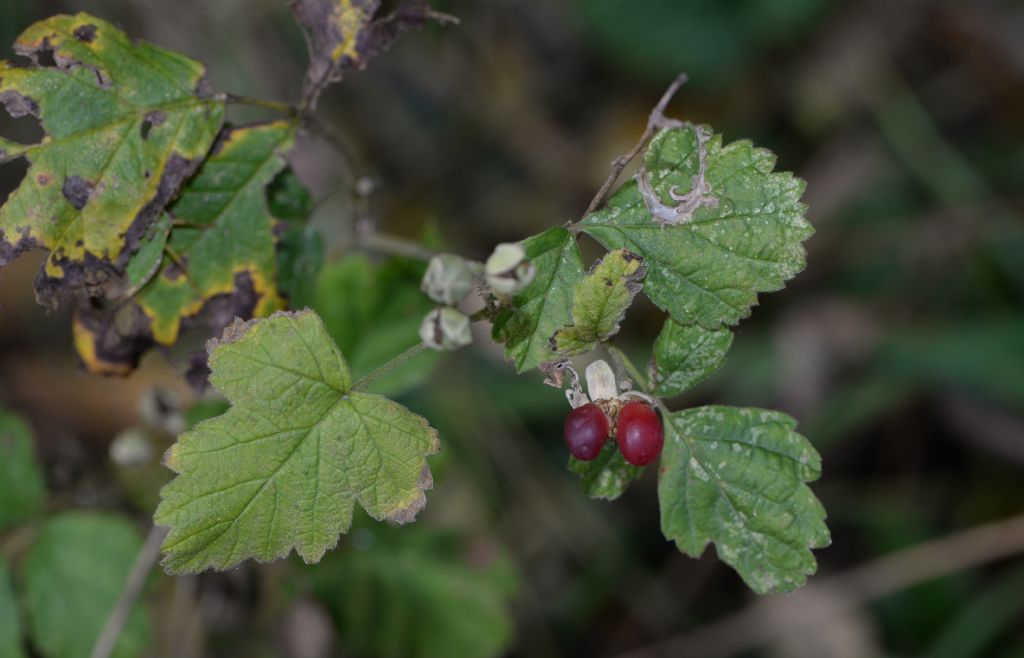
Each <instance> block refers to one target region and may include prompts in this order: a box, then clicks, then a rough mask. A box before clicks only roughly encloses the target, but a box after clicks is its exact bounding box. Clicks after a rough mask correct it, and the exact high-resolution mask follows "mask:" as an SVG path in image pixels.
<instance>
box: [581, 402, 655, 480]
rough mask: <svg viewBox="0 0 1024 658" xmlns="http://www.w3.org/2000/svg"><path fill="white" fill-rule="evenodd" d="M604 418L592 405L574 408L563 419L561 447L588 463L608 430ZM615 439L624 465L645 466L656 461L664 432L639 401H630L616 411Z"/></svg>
mask: <svg viewBox="0 0 1024 658" xmlns="http://www.w3.org/2000/svg"><path fill="white" fill-rule="evenodd" d="M610 429H611V428H610V423H609V422H608V416H607V415H606V414H605V412H604V411H603V410H602V409H601V407H599V406H597V405H596V404H594V403H593V402H588V403H587V404H584V405H581V406H579V407H576V408H575V409H573V410H572V411H571V412H569V415H568V416H566V418H565V444H566V445H567V446H569V452H571V453H572V456H573V457H575V458H576V459H579V460H581V461H590V460H592V459H594V458H596V457H597V455H598V454H600V452H601V449H602V448H603V447H604V444H605V441H607V440H608V434H609V431H610ZM615 440H616V442H618V444H619V451H620V452H621V453H622V456H623V457H624V458H625V459H626V461H627V462H629V463H630V464H633V465H634V466H646V465H647V464H650V463H651V462H652V461H654V460H655V459H657V458H658V455H660V454H661V447H662V445H664V443H665V431H664V429H663V428H662V426H661V419H660V418H658V414H657V413H656V412H655V411H654V409H652V408H651V407H650V405H647V404H645V403H643V402H640V401H637V400H633V401H630V402H627V403H626V404H624V405H622V409H621V410H619V418H618V425H617V427H616V429H615Z"/></svg>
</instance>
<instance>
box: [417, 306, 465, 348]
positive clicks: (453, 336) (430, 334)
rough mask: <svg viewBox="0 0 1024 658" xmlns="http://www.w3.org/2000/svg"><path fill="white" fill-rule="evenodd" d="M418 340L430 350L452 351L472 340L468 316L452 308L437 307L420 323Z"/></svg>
mask: <svg viewBox="0 0 1024 658" xmlns="http://www.w3.org/2000/svg"><path fill="white" fill-rule="evenodd" d="M420 340H422V341H423V344H424V345H426V346H427V347H429V348H430V349H432V350H446V351H454V350H457V349H459V348H460V347H465V346H466V345H469V344H470V343H472V342H473V334H472V333H471V332H470V330H469V317H467V316H466V315H465V314H463V313H460V312H459V311H457V310H455V309H454V308H450V307H447V306H445V307H439V308H435V309H434V310H433V311H431V312H430V313H428V314H427V317H425V318H423V323H422V324H420Z"/></svg>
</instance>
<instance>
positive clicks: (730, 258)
mask: <svg viewBox="0 0 1024 658" xmlns="http://www.w3.org/2000/svg"><path fill="white" fill-rule="evenodd" d="M698 130H700V131H702V132H701V133H700V136H701V139H698V133H697V131H698ZM709 132H710V131H709V130H708V129H707V128H703V127H684V128H673V129H667V130H662V131H661V132H660V133H658V135H657V136H656V137H655V138H654V139H653V140H652V141H651V144H650V146H649V147H648V149H647V151H646V152H645V154H644V162H643V164H644V169H643V170H642V171H641V173H640V175H641V176H643V177H644V179H643V180H644V181H645V184H646V185H649V187H650V193H649V194H648V195H647V196H648V198H646V199H645V195H644V193H643V189H642V188H641V186H640V185H639V184H638V182H637V180H632V181H630V182H628V183H626V184H625V185H623V186H622V189H620V190H619V191H618V192H617V193H616V194H615V195H614V196H613V197H612V198H611V199H610V200H609V202H608V205H607V207H605V208H604V209H602V210H599V211H598V212H595V213H593V214H591V215H589V216H587V217H586V218H585V219H584V220H583V222H582V224H583V230H585V231H586V232H587V233H588V234H590V235H591V236H593V237H594V238H595V239H597V240H598V241H599V242H601V244H603V245H604V246H605V247H607V248H609V249H621V248H626V249H629V250H630V251H632V252H634V253H636V254H638V255H639V256H641V257H642V258H643V259H644V264H645V265H646V266H647V278H646V279H645V281H644V293H646V294H647V296H648V297H650V298H651V300H652V301H654V303H655V304H657V305H658V306H660V307H661V308H663V309H665V310H666V311H668V312H669V314H670V315H671V316H672V318H673V319H674V320H675V321H677V322H679V323H680V324H699V325H700V326H702V327H704V328H706V329H710V330H714V329H717V328H718V327H719V326H721V325H723V324H726V325H732V324H735V323H737V322H738V321H739V320H741V319H742V318H744V317H746V316H747V315H748V314H749V313H750V308H751V307H752V306H753V305H754V304H755V303H757V294H758V293H760V292H769V291H772V290H778V289H780V288H782V286H783V285H784V284H785V282H786V281H787V280H789V279H790V278H791V277H792V276H794V275H795V274H796V273H797V272H799V271H800V270H801V269H803V267H804V249H803V245H802V242H803V241H804V240H806V239H807V238H808V237H810V235H811V234H812V233H813V229H812V228H811V226H810V224H808V223H807V220H806V219H805V218H804V212H805V210H806V207H805V206H804V205H803V204H802V203H800V195H801V194H802V193H803V190H804V182H803V181H802V180H800V179H798V178H795V177H793V176H792V174H789V173H780V172H775V173H773V169H774V167H775V156H774V155H772V153H771V152H770V151H767V150H765V149H760V148H755V147H754V146H753V144H751V143H750V142H748V141H740V142H733V143H731V144H728V145H723V144H722V138H721V136H720V135H712V136H710V137H704V136H705V135H707V134H708V133H709ZM702 163H703V165H704V166H702ZM695 181H696V182H697V183H700V189H697V190H695V189H694V187H695V186H694V182H695ZM652 209H653V210H654V211H657V212H658V214H659V217H658V218H655V216H654V214H652Z"/></svg>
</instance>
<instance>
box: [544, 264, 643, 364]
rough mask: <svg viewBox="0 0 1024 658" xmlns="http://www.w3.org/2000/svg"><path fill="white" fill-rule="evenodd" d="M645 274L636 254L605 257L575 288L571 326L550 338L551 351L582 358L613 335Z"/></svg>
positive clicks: (638, 290)
mask: <svg viewBox="0 0 1024 658" xmlns="http://www.w3.org/2000/svg"><path fill="white" fill-rule="evenodd" d="M645 274H647V269H646V268H645V267H644V265H643V259H642V258H640V257H639V256H637V255H636V254H633V253H630V252H629V251H626V250H625V249H617V250H615V251H613V252H610V253H609V254H607V255H606V256H605V257H604V258H603V259H602V260H601V262H600V263H598V264H597V266H596V267H595V268H594V269H593V271H592V272H590V273H589V274H587V276H585V277H584V278H583V279H581V280H580V281H579V283H577V284H576V289H575V291H574V292H573V303H572V319H573V324H572V325H571V326H568V327H566V328H565V329H562V330H560V331H559V332H558V333H556V334H555V335H554V336H553V337H552V339H551V341H552V346H553V347H554V349H555V351H556V352H559V353H560V354H564V355H569V356H571V355H575V354H583V353H584V352H589V351H590V350H592V349H594V348H595V347H597V344H598V343H601V342H604V341H606V340H608V339H609V338H611V337H612V336H614V335H615V334H617V333H618V332H619V323H620V322H621V321H622V317H623V316H624V315H625V314H626V310H627V309H629V306H630V304H632V303H633V298H634V297H636V294H637V293H638V292H640V289H641V287H642V285H643V284H642V283H641V281H642V280H643V278H644V275H645Z"/></svg>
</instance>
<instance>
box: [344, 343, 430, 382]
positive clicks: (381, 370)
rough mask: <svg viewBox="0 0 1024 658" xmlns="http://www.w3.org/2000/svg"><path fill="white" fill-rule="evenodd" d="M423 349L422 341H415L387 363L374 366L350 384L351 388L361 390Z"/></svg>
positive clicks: (424, 346) (425, 347)
mask: <svg viewBox="0 0 1024 658" xmlns="http://www.w3.org/2000/svg"><path fill="white" fill-rule="evenodd" d="M425 349H427V346H426V345H424V344H423V343H416V344H415V345H413V346H412V347H410V348H409V349H407V350H406V351H404V352H402V353H401V354H399V355H398V356H396V357H395V358H393V359H391V360H390V361H388V362H387V363H385V364H383V365H381V366H378V367H376V368H374V369H373V370H372V371H371V372H369V373H367V374H366V375H365V376H364V377H363V378H362V379H360V380H359V381H357V382H356V383H355V384H353V385H352V390H353V391H361V390H363V389H365V388H366V387H367V386H369V385H370V384H372V383H373V382H374V381H376V380H377V379H380V378H381V377H383V376H384V375H386V374H388V373H389V372H391V371H393V370H395V369H396V368H398V367H399V366H401V365H402V364H403V363H405V362H406V361H408V360H409V359H411V358H413V357H414V356H416V355H418V354H419V353H420V352H422V351H423V350H425Z"/></svg>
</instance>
